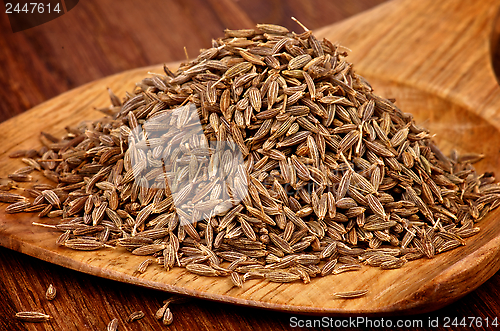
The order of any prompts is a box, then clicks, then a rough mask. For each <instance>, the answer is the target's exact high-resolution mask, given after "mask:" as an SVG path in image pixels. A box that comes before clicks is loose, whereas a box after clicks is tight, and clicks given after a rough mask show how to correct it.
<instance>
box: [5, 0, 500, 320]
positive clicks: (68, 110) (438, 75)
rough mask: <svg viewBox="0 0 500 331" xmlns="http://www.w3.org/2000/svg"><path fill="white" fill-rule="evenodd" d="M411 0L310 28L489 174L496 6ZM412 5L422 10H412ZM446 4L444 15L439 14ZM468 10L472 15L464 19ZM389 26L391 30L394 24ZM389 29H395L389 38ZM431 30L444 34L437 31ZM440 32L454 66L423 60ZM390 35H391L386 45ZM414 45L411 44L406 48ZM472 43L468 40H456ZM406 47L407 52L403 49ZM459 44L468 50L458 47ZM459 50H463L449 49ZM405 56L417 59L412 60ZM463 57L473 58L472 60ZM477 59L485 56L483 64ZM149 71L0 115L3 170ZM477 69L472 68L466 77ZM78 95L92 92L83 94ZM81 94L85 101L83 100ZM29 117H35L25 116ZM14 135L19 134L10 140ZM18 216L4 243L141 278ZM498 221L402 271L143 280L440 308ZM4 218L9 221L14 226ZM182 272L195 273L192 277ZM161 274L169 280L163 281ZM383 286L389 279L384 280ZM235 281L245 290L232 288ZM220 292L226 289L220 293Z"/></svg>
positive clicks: (213, 294)
mask: <svg viewBox="0 0 500 331" xmlns="http://www.w3.org/2000/svg"><path fill="white" fill-rule="evenodd" d="M420 3H421V4H422V7H420V5H418V8H415V2H411V1H406V2H391V3H389V4H387V5H385V6H382V7H379V8H376V9H375V10H373V11H371V12H367V13H365V14H363V15H361V16H357V17H354V18H353V19H351V20H349V21H346V22H343V23H341V24H338V25H336V26H335V27H332V28H328V29H323V30H321V31H319V32H318V34H319V35H324V36H327V37H328V38H330V39H331V40H332V41H336V40H338V41H340V42H341V43H342V44H343V45H345V46H347V47H349V48H350V49H352V50H353V52H352V53H351V54H352V55H351V56H350V58H349V60H350V61H352V62H354V63H355V68H356V70H357V72H359V73H360V74H362V75H364V76H365V77H367V78H368V80H369V81H370V82H371V83H372V85H373V86H374V87H375V89H376V92H378V93H379V94H381V95H383V96H386V97H395V98H396V99H397V104H398V105H399V106H400V108H402V109H403V110H405V111H408V112H412V113H415V115H416V118H417V120H418V121H419V122H420V123H422V121H424V123H425V125H426V126H427V127H430V128H431V129H432V130H433V131H436V130H437V129H439V130H440V131H442V130H443V129H444V130H446V131H444V134H440V135H438V136H437V137H436V139H437V140H438V141H439V142H440V144H441V145H444V146H445V147H446V148H453V147H455V148H458V149H460V150H463V151H464V150H465V151H467V150H476V151H477V150H478V149H477V148H478V147H479V151H482V152H484V153H486V154H487V155H488V157H487V158H486V159H485V160H484V161H483V162H482V163H481V164H480V169H481V170H496V172H497V173H498V165H499V164H500V163H498V161H499V160H498V157H499V156H498V150H496V149H495V147H496V146H499V145H500V144H499V141H498V140H500V135H498V127H499V126H498V122H497V117H496V116H497V115H496V113H495V109H500V104H499V101H498V97H499V93H498V85H496V82H495V81H494V76H493V71H492V69H491V65H490V58H489V48H488V41H489V28H488V27H489V26H490V25H489V24H490V23H491V21H492V19H493V17H494V16H495V6H494V5H495V4H496V3H497V2H495V1H485V2H483V3H482V4H483V5H484V6H476V5H475V6H472V5H471V7H467V6H463V7H460V8H459V7H458V6H455V5H454V2H451V1H447V2H444V3H443V4H441V5H434V6H433V5H432V3H431V2H430V1H429V3H427V2H424V1H423V2H420ZM466 3H467V2H466ZM471 4H472V2H471ZM397 6H400V7H399V9H397V8H396V9H394V8H395V7H397ZM419 8H421V9H420V10H418V9H419ZM403 14H405V15H408V16H409V18H408V19H407V20H406V19H405V20H404V22H406V25H407V27H405V24H401V23H400V24H398V25H397V27H398V28H395V29H392V30H390V29H387V26H385V28H384V24H382V23H383V22H385V24H386V25H387V24H388V23H387V22H393V23H394V22H396V21H397V19H396V18H398V17H401V15H403ZM444 14H446V15H447V16H445V17H443V16H442V15H444ZM391 15H394V16H391ZM468 17H469V18H470V17H473V18H474V19H473V20H472V19H471V21H468V20H467V19H466V18H468ZM464 19H465V20H464ZM448 20H449V21H448ZM464 21H465V22H468V23H469V24H468V25H467V26H468V28H467V31H469V30H470V31H472V32H469V33H467V34H465V35H466V37H467V38H470V40H468V39H465V40H464V39H462V38H464V34H463V33H462V34H460V35H459V36H457V35H456V33H459V32H460V31H461V29H462V30H463V29H465V27H464V26H462V25H460V24H465V23H463V22H464ZM381 22H382V23H381ZM443 22H445V23H443ZM446 22H462V23H460V24H459V27H458V28H454V29H452V28H448V26H447V25H446ZM394 24H395V23H394ZM425 24H429V25H425ZM450 24H451V23H450ZM471 26H472V27H473V28H472V29H471V28H470V27H471ZM460 27H462V28H461V29H460ZM394 30H396V31H394ZM421 30H422V31H423V32H422V33H421V35H420V39H419V38H418V36H416V37H415V36H414V35H413V34H411V31H421ZM388 31H393V32H392V34H391V33H388ZM429 34H435V35H433V39H432V40H433V43H429V42H426V41H422V39H421V38H423V37H424V36H427V35H429ZM395 36H397V37H398V38H394V37H395ZM412 36H413V37H414V38H413V37H412ZM438 37H439V38H441V39H437V38H438ZM447 38H451V39H452V40H454V43H456V44H457V45H456V47H455V48H453V47H452V49H454V51H455V53H453V54H448V56H450V58H455V57H458V58H461V60H460V61H458V60H457V61H456V62H453V61H452V62H453V63H455V66H453V67H447V68H446V70H444V69H443V66H446V65H447V64H446V63H448V62H439V61H441V58H440V57H436V59H435V61H436V62H438V64H440V65H438V66H432V63H428V62H431V60H430V59H431V58H432V56H433V54H441V55H440V56H443V55H445V56H446V54H447V53H446V49H445V47H448V48H449V46H450V43H449V42H447V40H448V39H447ZM394 39H396V40H397V42H395V41H394ZM382 41H384V42H385V44H384V43H383V42H382ZM390 42H393V45H392V48H391V47H390V45H391V44H390ZM411 43H413V44H411ZM415 43H417V44H418V45H417V46H419V47H417V46H415ZM471 43H472V44H473V45H474V46H475V47H470V48H467V47H464V46H466V45H471ZM394 44H395V45H394ZM431 44H432V45H431ZM412 45H414V46H412ZM404 49H406V51H404ZM408 49H410V50H411V51H410V52H409V51H408ZM471 49H472V51H471ZM415 50H419V51H418V52H417V51H415ZM464 50H466V51H469V52H470V53H467V52H466V53H465V54H464V53H463V51H464ZM403 52H404V53H403ZM440 52H441V53H440ZM458 52H462V53H460V54H458ZM429 56H430V57H429ZM466 56H468V57H466ZM413 58H415V60H412V59H413ZM468 59H471V60H470V61H469V60H468ZM401 62H403V64H401ZM395 64H396V65H395ZM457 64H458V65H457ZM471 64H474V67H473V68H471ZM450 65H451V64H450ZM480 65H485V67H484V68H483V67H481V66H480ZM472 69H474V70H476V71H474V70H472ZM420 70H425V72H423V73H421V72H420ZM147 71H148V70H136V71H132V72H127V73H124V75H125V76H124V77H123V78H118V77H117V76H115V77H109V78H106V79H103V80H102V81H97V82H94V83H91V84H90V85H89V86H84V87H82V88H81V89H78V90H75V91H71V92H69V93H67V94H64V95H61V96H60V97H58V98H56V99H53V100H51V101H49V102H48V103H45V104H42V105H40V106H39V107H36V109H38V110H36V109H33V110H32V111H30V112H27V113H25V114H22V115H21V116H18V117H16V118H14V119H12V120H10V121H8V122H5V123H3V124H1V126H0V140H1V141H2V146H1V147H0V155H3V156H0V169H2V170H1V171H2V173H5V172H8V171H9V170H13V169H16V168H17V165H13V164H12V163H11V162H9V163H8V164H6V159H5V153H8V151H9V150H12V149H18V148H22V147H23V146H32V145H33V144H36V136H35V135H34V134H33V133H34V132H37V131H40V130H47V131H50V132H52V133H57V132H61V131H62V128H63V127H64V126H65V125H66V123H69V122H68V121H70V122H73V123H76V122H78V121H79V120H80V119H83V118H89V117H94V118H96V117H99V116H100V114H99V113H97V112H94V111H92V110H91V107H92V106H101V105H106V104H107V100H106V99H107V96H106V93H105V87H106V86H110V87H111V88H113V90H115V91H116V92H117V93H118V94H119V95H123V92H124V91H125V90H129V89H131V88H132V86H133V82H135V81H138V80H140V78H142V77H144V76H145V72H147ZM479 74H481V75H480V76H477V77H476V76H475V75H479ZM469 75H471V77H469V78H473V79H474V80H471V81H472V82H473V83H470V84H465V83H464V82H462V80H463V79H465V78H467V76H469ZM119 76H120V75H119ZM464 76H466V77H465V78H464ZM478 77H479V78H478ZM468 82H470V81H468ZM474 86H475V87H474ZM476 89H477V90H476ZM457 91H459V92H460V93H458V92H457ZM87 93H89V94H88V95H91V96H92V97H91V98H89V99H87V98H85V95H87ZM80 100H85V102H81V101H80ZM35 111H36V114H35V113H34V112H35ZM44 112H45V113H44ZM44 114H46V115H45V116H44ZM27 118H29V119H30V120H31V123H33V124H28V122H27V121H26V119H27ZM19 125H21V126H22V127H24V128H25V131H24V133H22V132H21V133H19V132H17V133H16V132H12V129H13V128H15V127H18V126H19ZM481 140H483V141H487V142H488V143H487V144H480V145H479V146H478V144H477V143H478V141H481ZM3 142H5V143H3ZM19 142H22V143H21V144H19ZM9 167H10V168H9ZM23 216H25V215H22V216H21V215H6V216H5V217H4V216H3V215H2V217H1V218H0V233H2V235H1V237H0V241H1V244H2V245H4V246H6V247H9V248H12V249H15V250H18V251H21V252H24V253H27V254H30V255H34V256H37V257H39V258H42V259H44V260H48V261H50V262H54V263H57V264H60V265H64V266H67V267H70V268H73V269H76V270H81V271H84V272H89V273H93V274H96V275H98V276H103V277H107V278H113V279H120V280H124V281H128V282H132V283H137V282H138V281H140V282H142V284H144V282H146V280H145V279H141V280H138V279H134V278H130V277H129V275H130V273H131V270H133V268H135V266H136V265H137V263H138V262H135V261H131V259H129V258H128V257H129V255H128V254H127V255H126V256H127V258H128V259H127V258H122V259H120V260H121V261H123V262H125V261H126V263H107V264H106V263H104V264H103V262H102V261H100V260H99V259H98V258H96V255H95V254H93V253H90V254H88V253H78V254H74V253H73V252H70V251H68V250H62V249H59V248H56V247H55V245H54V244H53V241H54V240H55V237H56V236H57V234H55V233H52V232H51V231H50V230H49V231H47V229H40V228H34V227H32V226H31V225H30V222H31V219H29V218H27V217H26V218H23ZM495 219H498V213H496V214H495V215H491V216H490V217H489V218H487V219H486V220H484V221H482V224H480V226H481V228H482V231H481V233H480V234H479V235H478V236H476V237H474V238H472V239H469V240H468V241H467V243H468V245H467V246H465V247H463V248H461V249H458V250H454V251H452V252H449V253H446V254H441V255H439V256H438V257H437V258H436V259H434V260H431V261H416V262H412V263H410V264H408V265H407V266H405V268H403V269H401V270H393V271H384V272H381V271H379V270H377V269H371V268H370V269H368V268H366V269H364V270H363V272H362V273H360V274H359V275H360V276H359V277H356V278H355V280H354V282H353V281H352V279H353V277H352V276H351V275H352V274H351V275H346V276H345V277H344V276H343V275H339V276H332V277H326V278H324V279H319V280H315V281H313V282H312V283H311V284H309V285H308V286H303V285H301V284H298V283H297V284H285V285H278V284H272V283H265V282H262V283H260V282H257V281H252V282H249V283H247V284H245V288H244V289H243V291H241V290H237V289H232V290H230V289H229V285H230V283H229V280H226V281H227V283H226V284H223V282H219V283H220V284H216V285H215V286H207V285H209V284H211V283H212V279H208V280H204V279H201V280H200V277H193V276H183V277H182V280H181V283H180V284H181V286H182V288H180V287H175V286H178V285H179V283H177V284H176V285H172V284H174V283H175V282H176V280H175V278H176V277H177V276H180V275H182V274H183V273H184V272H183V271H182V270H180V271H176V272H173V273H172V272H171V273H170V275H169V274H165V273H161V274H160V273H158V274H157V273H156V272H155V271H153V273H151V274H149V272H148V273H146V274H145V275H144V276H143V278H147V279H148V280H147V282H149V283H148V284H146V285H147V286H150V287H154V288H161V289H167V290H170V291H179V292H182V291H184V292H183V293H187V292H186V290H187V291H188V293H189V294H192V295H195V296H199V297H205V298H212V299H216V300H220V299H222V300H225V301H230V302H235V301H237V303H240V304H251V305H255V306H261V307H268V308H275V309H283V308H285V309H286V310H289V311H302V312H309V313H346V312H351V313H357V312H360V311H364V312H374V311H385V312H390V311H394V310H401V309H403V310H405V309H406V310H409V311H412V312H417V311H418V312H422V311H426V310H431V309H437V308H439V307H440V306H442V305H444V304H446V303H449V302H450V301H452V300H455V299H456V298H458V297H460V296H462V295H465V294H466V293H467V292H469V291H471V290H473V289H475V288H476V287H477V286H479V285H480V284H481V283H482V282H484V281H485V280H486V279H487V278H488V277H490V276H491V275H493V274H494V273H495V272H496V271H497V270H498V267H499V266H498V265H497V263H498V262H497V261H496V260H497V258H496V256H495V255H496V254H497V253H498V248H497V247H500V246H499V242H498V241H499V232H500V230H499V229H496V228H498V227H495V224H496V220H495ZM13 224H15V225H16V227H13V226H12V225H13ZM23 227H24V228H25V229H26V232H24V233H25V234H23V233H22V231H20V230H22V228H23ZM40 246H42V247H44V248H45V251H40V250H39V247H40ZM104 252H106V253H108V251H102V252H101V253H104ZM69 253H71V254H69ZM120 253H121V252H119V251H113V253H112V254H113V255H114V256H117V257H119V256H120ZM68 254H69V255H68ZM99 255H101V254H99ZM108 256H109V255H107V254H106V255H105V256H103V258H104V259H105V260H107V259H108ZM120 260H119V261H120ZM139 261H140V260H139ZM424 262H425V263H424ZM103 267H104V268H103ZM410 268H411V269H410ZM189 277H191V278H196V279H189ZM367 281H370V283H373V282H374V281H375V282H376V283H375V285H376V287H375V288H374V293H371V294H370V295H369V296H367V297H366V298H364V299H357V300H354V301H349V302H344V301H342V300H339V301H337V300H327V299H328V298H327V297H326V296H327V293H325V288H327V289H328V290H329V291H331V292H335V291H337V289H336V286H339V289H341V290H349V289H359V288H364V287H363V286H366V285H365V282H367ZM155 282H156V283H155ZM253 283H258V285H257V286H255V287H254V288H256V289H257V290H256V291H255V292H253V291H252V288H250V286H249V285H253ZM162 284H163V285H162ZM165 284H170V286H167V285H165ZM387 284H391V286H390V287H387V286H388V285H387ZM393 284H394V285H393ZM348 286H353V288H348ZM297 287H298V288H300V289H301V291H300V295H297V293H298V291H297ZM227 291H228V292H227ZM238 291H241V292H243V293H237V292H238ZM224 292H227V294H222V293H224ZM221 295H225V296H229V299H228V298H227V297H225V298H222V297H221ZM313 299H314V300H313ZM246 300H249V301H250V302H249V301H246ZM284 304H285V305H286V306H285V307H284V306H283V305H284Z"/></svg>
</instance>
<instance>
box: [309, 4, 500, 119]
mask: <svg viewBox="0 0 500 331" xmlns="http://www.w3.org/2000/svg"><path fill="white" fill-rule="evenodd" d="M499 5H500V2H499V1H498V0H482V1H475V0H466V1H459V0H442V1H435V0H421V1H413V0H400V1H391V2H388V3H387V4H384V5H382V6H379V7H376V8H374V9H373V10H371V11H368V12H366V13H363V14H361V15H358V16H355V17H353V18H351V19H349V20H347V21H343V22H340V23H339V24H336V25H333V26H329V27H326V28H323V29H321V30H319V31H317V34H318V35H319V36H321V37H326V38H328V39H330V40H331V41H332V42H335V41H338V42H339V43H340V44H341V45H345V46H346V47H348V48H350V49H351V50H352V55H349V59H348V60H349V61H350V62H352V63H354V68H355V69H356V71H357V72H359V73H360V74H361V75H363V76H366V77H367V78H368V80H369V78H370V77H376V78H378V79H384V80H387V81H392V82H395V83H398V84H404V85H406V86H411V87H414V88H417V89H421V90H424V91H427V92H430V93H432V94H435V95H438V96H440V97H442V98H444V99H447V100H450V101H452V102H454V103H456V104H458V105H460V106H462V107H465V108H467V109H468V110H470V111H471V112H473V113H475V114H478V115H480V116H482V117H483V118H485V119H486V120H488V121H489V122H491V123H492V124H493V125H495V126H496V127H500V87H499V86H498V83H497V81H496V78H495V74H494V70H493V67H492V63H491V54H490V53H491V37H492V32H494V30H493V27H494V23H495V20H496V18H497V13H498V9H499ZM340 36H341V37H340Z"/></svg>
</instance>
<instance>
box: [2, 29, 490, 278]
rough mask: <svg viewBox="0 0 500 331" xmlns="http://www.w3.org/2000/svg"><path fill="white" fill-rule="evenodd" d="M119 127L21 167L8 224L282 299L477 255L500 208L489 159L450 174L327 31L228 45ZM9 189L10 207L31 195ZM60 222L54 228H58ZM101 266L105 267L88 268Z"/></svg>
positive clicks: (78, 132)
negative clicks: (349, 275) (467, 252)
mask: <svg viewBox="0 0 500 331" xmlns="http://www.w3.org/2000/svg"><path fill="white" fill-rule="evenodd" d="M224 33H225V37H224V38H220V39H217V40H214V41H212V47H211V48H209V49H206V50H203V51H202V52H201V53H200V54H199V55H198V57H197V58H196V59H194V60H193V61H190V62H188V63H183V64H181V66H180V67H179V69H177V71H176V72H172V71H171V70H170V69H169V68H167V67H165V68H164V74H152V76H151V77H148V78H145V79H144V80H142V81H141V82H139V83H137V84H136V87H135V89H134V90H133V91H132V92H128V93H127V94H126V97H125V99H124V100H121V99H120V98H118V97H117V96H116V95H114V94H113V93H112V92H111V91H110V97H111V102H112V106H111V107H109V108H106V109H102V111H103V112H105V113H106V114H107V116H106V117H104V118H102V119H100V120H97V121H94V122H92V123H89V122H86V123H83V124H81V125H79V126H77V127H71V128H69V127H68V128H67V134H66V135H65V136H64V137H62V138H58V137H54V136H52V135H50V134H48V133H42V134H41V136H40V140H41V142H42V144H43V146H42V147H41V148H40V149H39V150H35V149H34V150H29V151H16V152H14V153H13V154H12V156H13V157H22V160H23V162H24V163H26V165H27V166H26V167H24V168H21V169H20V170H19V171H17V172H16V173H15V174H11V175H9V178H10V179H12V180H14V181H16V182H18V183H17V184H15V185H19V186H22V185H24V186H26V185H27V184H28V185H29V182H30V181H31V180H33V178H34V176H35V174H31V172H34V171H38V172H40V173H41V174H42V175H43V176H45V177H46V178H47V179H48V180H50V181H52V182H53V184H51V185H49V184H36V183H35V184H33V185H31V186H30V187H26V188H24V192H25V193H27V194H28V195H29V196H30V197H32V198H34V201H31V200H30V199H27V198H25V197H24V196H22V195H18V194H15V193H10V192H7V191H5V192H3V193H0V201H2V202H10V203H11V205H9V206H8V207H7V208H6V212H8V213H15V212H38V213H39V216H40V217H49V218H59V217H61V218H62V219H61V220H60V222H59V223H58V224H57V225H53V227H55V228H56V229H58V230H60V231H62V234H61V236H60V237H59V238H58V239H57V243H58V244H59V245H64V246H66V247H68V248H71V249H78V250H95V249H108V248H107V247H108V246H112V247H122V248H123V249H126V250H128V251H130V252H131V254H135V255H144V256H150V257H147V258H146V259H145V261H144V262H143V263H142V264H141V265H140V266H138V270H137V271H138V272H140V273H143V272H147V268H148V267H149V266H150V265H153V264H159V265H161V266H163V267H164V268H165V269H166V270H169V269H170V268H173V267H185V268H186V269H187V270H188V271H189V272H192V273H195V274H199V275H204V276H230V277H229V278H230V279H231V281H232V282H233V284H234V285H235V286H239V287H241V286H243V283H244V282H245V281H246V280H249V279H255V278H262V279H267V280H269V281H273V282H292V281H300V280H301V281H303V282H304V283H309V282H310V280H311V278H312V277H316V276H326V275H329V274H338V273H342V272H348V271H355V270H359V269H360V268H361V266H362V265H363V264H366V265H370V266H376V267H380V268H382V269H394V268H400V267H403V266H404V265H405V263H406V262H407V261H409V260H413V259H418V258H433V257H434V255H435V254H439V253H442V252H445V251H448V250H451V249H453V248H456V247H458V246H460V245H463V244H464V243H465V241H464V239H465V238H467V237H470V236H472V235H474V234H476V233H477V232H478V231H479V227H478V226H477V223H478V222H479V221H481V220H482V219H483V218H484V217H485V216H486V215H487V213H488V212H489V211H490V210H492V209H494V208H496V207H497V206H498V205H499V204H500V195H499V193H500V186H498V184H497V183H495V178H494V176H493V174H491V173H485V174H477V173H476V172H475V170H474V167H473V166H472V163H474V162H476V161H478V160H480V159H481V158H482V155H478V154H466V155H457V153H452V154H451V155H450V156H449V157H447V156H445V155H444V154H443V153H442V152H441V151H440V150H439V148H438V147H437V146H436V145H435V144H434V143H433V142H432V140H431V138H430V137H431V136H430V134H429V132H428V131H426V130H425V129H423V128H421V127H419V126H417V125H416V124H415V122H414V120H413V118H412V116H411V114H407V113H403V112H402V111H401V110H399V109H398V108H397V107H396V106H395V105H394V103H393V102H391V101H390V100H386V99H383V98H381V97H379V96H377V95H375V94H374V93H373V91H372V88H371V87H370V85H369V84H368V83H367V82H366V80H364V79H363V78H362V77H360V76H359V75H356V74H355V73H354V71H353V66H352V64H350V63H348V62H347V61H346V56H347V53H346V52H345V50H344V49H343V48H342V47H341V46H339V45H335V44H332V43H331V42H330V41H328V40H326V39H325V40H321V41H320V40H317V39H316V38H315V37H314V35H313V34H312V32H311V31H309V30H307V29H306V31H305V32H303V33H299V34H298V33H294V32H290V31H288V29H286V28H284V27H281V26H276V25H271V24H259V25H257V26H256V28H255V29H245V30H226V31H224ZM15 185H12V184H5V185H3V187H6V189H7V190H8V189H11V188H16V187H17V186H15ZM49 223H51V222H43V223H39V225H44V224H45V225H46V226H52V225H47V224H49ZM89 254H91V253H89Z"/></svg>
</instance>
